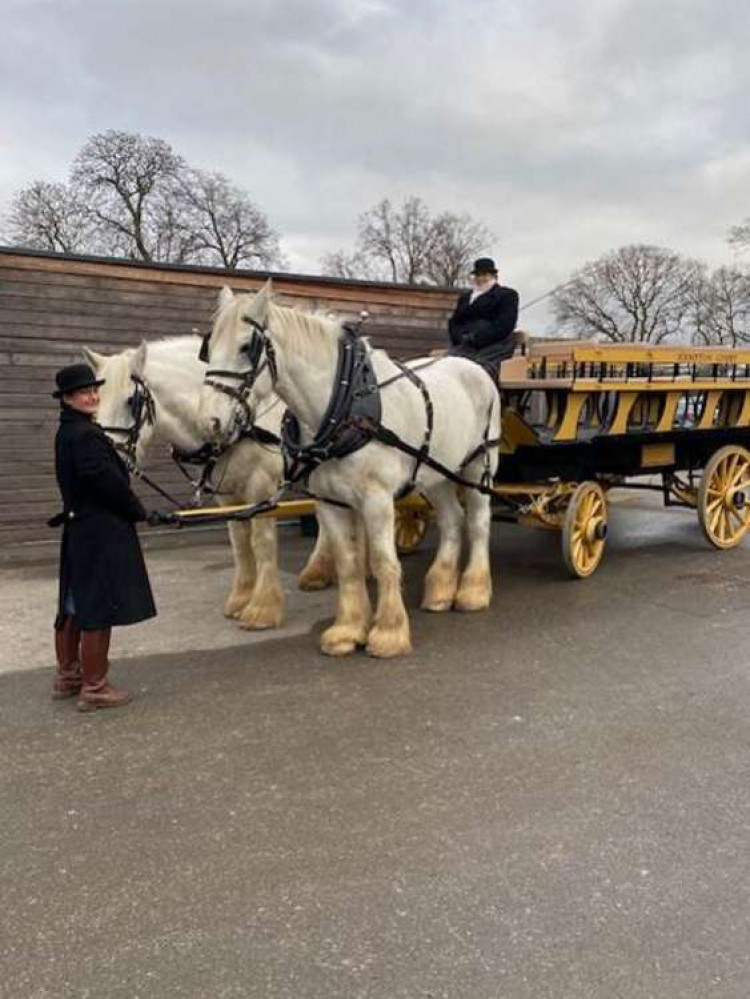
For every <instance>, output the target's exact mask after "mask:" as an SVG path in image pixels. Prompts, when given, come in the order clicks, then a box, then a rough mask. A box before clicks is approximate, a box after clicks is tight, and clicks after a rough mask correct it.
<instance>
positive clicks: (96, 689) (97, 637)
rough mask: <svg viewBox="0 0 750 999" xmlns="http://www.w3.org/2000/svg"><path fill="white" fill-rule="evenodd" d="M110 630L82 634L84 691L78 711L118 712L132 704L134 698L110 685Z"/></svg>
mask: <svg viewBox="0 0 750 999" xmlns="http://www.w3.org/2000/svg"><path fill="white" fill-rule="evenodd" d="M111 633H112V629H111V628H103V629H102V630H100V631H84V632H82V633H81V666H82V667H83V687H82V689H81V696H80V697H79V698H78V705H77V707H78V710H79V711H96V709H97V708H119V707H121V706H122V705H123V704H127V703H128V702H129V701H132V699H133V695H132V694H131V693H130V692H129V691H127V690H121V689H120V688H118V687H113V686H112V684H110V683H107V673H108V671H109V659H108V658H107V656H108V653H109V639H110V635H111Z"/></svg>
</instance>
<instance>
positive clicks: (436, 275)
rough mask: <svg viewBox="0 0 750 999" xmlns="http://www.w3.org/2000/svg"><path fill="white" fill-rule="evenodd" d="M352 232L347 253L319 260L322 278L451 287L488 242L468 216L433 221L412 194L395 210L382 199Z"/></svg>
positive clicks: (448, 215)
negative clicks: (351, 246)
mask: <svg viewBox="0 0 750 999" xmlns="http://www.w3.org/2000/svg"><path fill="white" fill-rule="evenodd" d="M357 230H358V232H357V243H356V247H355V250H354V252H353V253H347V252H346V251H345V250H337V251H336V252H335V253H330V254H328V255H327V256H326V257H324V258H323V266H324V268H325V270H326V273H332V274H336V275H338V276H339V277H364V278H370V279H375V278H376V277H377V278H378V279H381V280H391V281H399V282H404V283H406V284H415V283H416V282H420V281H421V282H429V283H432V284H445V285H451V286H453V285H456V284H458V283H459V282H460V281H461V278H462V277H463V275H465V274H466V272H467V271H468V269H469V264H470V262H471V260H472V258H473V257H474V256H476V255H478V254H479V253H480V252H481V250H482V249H483V248H484V247H486V246H487V244H488V243H489V241H490V234H489V232H488V231H487V229H485V227H484V226H483V225H481V223H479V222H476V221H474V220H473V219H472V218H471V216H469V215H466V214H463V215H455V214H453V213H451V212H444V213H443V214H442V215H438V216H437V217H434V216H432V215H431V213H430V210H429V208H428V207H427V205H426V204H425V203H424V201H423V200H422V199H421V198H419V197H416V196H414V195H413V196H412V197H410V198H407V199H406V200H405V201H404V202H403V204H402V205H401V207H400V208H397V207H395V206H394V205H393V204H392V203H391V201H390V200H389V199H388V198H384V199H383V200H382V201H380V202H379V203H378V204H377V205H375V206H374V208H370V209H369V210H368V211H366V212H363V214H362V215H360V217H359V219H358V222H357Z"/></svg>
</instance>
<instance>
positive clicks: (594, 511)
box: [569, 485, 607, 576]
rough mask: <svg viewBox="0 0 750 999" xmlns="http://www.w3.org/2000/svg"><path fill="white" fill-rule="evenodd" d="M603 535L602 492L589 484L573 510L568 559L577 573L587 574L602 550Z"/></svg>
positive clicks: (604, 513) (595, 565) (604, 527)
mask: <svg viewBox="0 0 750 999" xmlns="http://www.w3.org/2000/svg"><path fill="white" fill-rule="evenodd" d="M606 537H607V512H606V500H605V498H604V494H603V493H602V492H601V490H600V489H599V487H598V486H596V485H591V486H590V487H589V488H588V489H587V490H585V491H584V492H583V494H582V495H580V496H579V497H578V500H577V502H576V504H575V509H574V511H573V524H572V531H571V535H570V545H569V552H570V560H571V562H572V566H573V568H574V570H575V572H576V573H577V574H578V575H579V576H588V575H590V574H591V573H592V572H593V571H594V569H595V568H596V567H597V565H598V564H599V562H600V561H601V558H602V555H603V553H604V546H605V543H606Z"/></svg>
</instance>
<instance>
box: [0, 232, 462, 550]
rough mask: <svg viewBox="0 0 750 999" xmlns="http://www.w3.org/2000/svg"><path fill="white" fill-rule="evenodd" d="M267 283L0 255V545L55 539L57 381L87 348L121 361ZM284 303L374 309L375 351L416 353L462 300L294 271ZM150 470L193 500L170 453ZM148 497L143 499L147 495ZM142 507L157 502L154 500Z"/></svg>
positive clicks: (226, 274) (436, 337) (282, 288)
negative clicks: (228, 293) (129, 350)
mask: <svg viewBox="0 0 750 999" xmlns="http://www.w3.org/2000/svg"><path fill="white" fill-rule="evenodd" d="M267 276H268V275H267V274H265V273H259V272H252V271H226V270H211V269H203V268H194V267H178V266H171V265H149V264H140V263H133V262H131V261H119V260H103V259H98V258H87V257H67V256H59V255H56V254H44V253H35V252H31V251H24V250H16V249H3V248H0V544H4V543H9V542H21V541H37V540H50V538H51V537H53V533H52V531H51V530H50V529H49V528H47V527H46V523H45V522H46V520H47V518H48V517H49V516H50V515H51V514H52V513H54V512H55V511H56V510H57V509H58V506H59V500H58V494H57V487H56V484H55V480H54V468H53V456H52V441H53V437H54V432H55V428H56V426H57V414H58V408H57V403H55V401H54V400H53V399H52V398H51V395H50V393H51V392H52V390H53V388H54V384H53V381H54V373H55V371H56V370H57V368H59V367H61V366H62V365H64V364H69V363H73V362H75V361H78V360H81V353H80V352H81V347H83V346H84V345H86V346H88V347H92V348H93V349H94V350H97V351H99V352H101V353H114V352H116V351H119V350H124V349H125V348H126V347H131V346H135V345H137V344H138V343H139V342H140V341H141V339H143V338H145V339H147V340H148V339H154V338H158V337H164V336H176V335H179V334H184V333H189V332H190V331H191V329H193V328H194V327H197V328H198V329H200V330H201V331H204V330H206V329H208V328H209V326H210V322H211V314H212V311H213V308H214V305H215V303H216V296H217V292H218V290H219V288H220V287H221V286H222V285H224V284H228V285H230V286H231V287H232V288H233V289H234V290H235V291H240V292H242V291H255V290H257V289H258V288H259V287H260V286H261V285H262V284H263V282H264V281H265V279H266V277H267ZM272 276H273V279H274V284H275V286H276V292H277V294H278V295H279V297H280V300H281V301H282V303H284V304H289V305H298V306H301V307H303V308H308V309H321V310H325V311H327V312H334V313H336V314H337V315H341V316H344V317H348V318H355V317H357V316H358V315H359V312H360V311H361V310H362V309H366V310H367V311H368V312H369V313H370V319H369V320H368V322H367V333H368V334H369V335H370V336H371V337H372V340H373V342H374V343H375V345H376V346H381V347H386V348H387V349H388V350H389V351H391V352H392V353H393V354H394V355H396V356H399V357H413V356H415V355H418V354H420V353H424V352H426V351H427V350H428V349H430V348H432V347H434V346H436V345H439V344H441V343H444V342H445V338H446V333H445V330H446V323H447V317H448V314H449V313H450V311H451V309H452V308H453V305H454V303H455V299H456V293H455V292H451V291H449V290H446V289H436V288H424V287H408V286H400V285H386V284H374V283H370V282H360V281H345V280H338V279H333V278H317V277H305V276H300V275H292V274H274V275H272ZM149 471H150V472H151V473H152V474H153V475H154V476H155V477H156V478H158V480H159V481H160V482H162V481H163V482H164V484H165V486H166V487H167V489H169V491H170V492H173V491H174V492H176V493H177V494H178V495H180V496H181V497H183V498H186V496H187V494H186V490H185V488H184V480H183V479H182V478H181V477H180V476H179V473H177V471H176V469H174V467H173V466H172V464H171V462H169V461H168V460H167V459H166V458H165V457H164V456H163V455H159V456H156V457H155V459H154V460H153V461H152V462H151V464H150V466H149ZM143 495H144V497H145V496H146V494H145V493H143ZM147 504H148V505H150V506H154V505H158V504H156V503H155V502H154V499H153V497H152V496H148V499H147Z"/></svg>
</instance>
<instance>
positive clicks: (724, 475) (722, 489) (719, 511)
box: [705, 450, 750, 548]
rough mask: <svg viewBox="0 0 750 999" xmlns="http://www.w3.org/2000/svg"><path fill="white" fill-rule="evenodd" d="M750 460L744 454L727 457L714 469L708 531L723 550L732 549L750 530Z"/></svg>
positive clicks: (710, 481) (708, 491)
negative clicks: (749, 501)
mask: <svg viewBox="0 0 750 999" xmlns="http://www.w3.org/2000/svg"><path fill="white" fill-rule="evenodd" d="M749 490H750V461H748V458H747V457H746V456H745V454H743V452H742V451H740V450H736V451H731V452H730V453H729V454H726V455H724V456H723V457H722V458H720V460H719V461H718V462H717V463H716V466H715V467H714V468H713V469H712V470H711V474H710V478H709V479H708V481H707V484H706V491H705V496H706V499H705V529H706V531H707V533H708V535H709V538H710V540H712V541H713V542H714V543H715V544H718V545H719V547H726V548H729V547H732V546H733V545H735V544H737V543H738V542H739V541H740V540H741V539H742V537H743V536H744V535H745V534H746V533H747V530H748V527H750V508H749V507H748V504H747V496H748V491H749Z"/></svg>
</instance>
